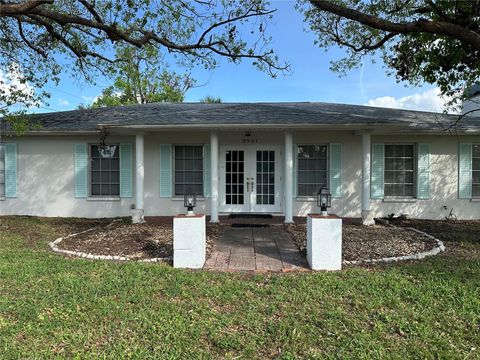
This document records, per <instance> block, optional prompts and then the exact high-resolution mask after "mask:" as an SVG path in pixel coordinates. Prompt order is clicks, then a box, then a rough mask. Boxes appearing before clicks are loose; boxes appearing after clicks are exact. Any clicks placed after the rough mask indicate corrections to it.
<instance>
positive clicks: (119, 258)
mask: <svg viewBox="0 0 480 360" xmlns="http://www.w3.org/2000/svg"><path fill="white" fill-rule="evenodd" d="M118 221H121V220H113V221H112V222H111V223H110V224H108V225H107V226H105V227H109V226H111V225H113V224H114V223H116V222H118ZM98 228H99V226H96V227H93V228H90V229H87V230H84V231H81V232H78V233H74V234H70V235H67V236H65V237H59V238H58V239H56V240H55V241H52V242H49V243H48V246H50V249H51V250H52V251H53V252H56V253H59V254H63V255H68V256H75V257H80V258H84V259H90V260H111V261H137V262H145V263H154V262H165V261H171V260H172V259H173V257H172V256H167V257H161V258H151V259H135V258H131V257H128V256H119V255H95V254H91V253H84V252H81V251H72V250H64V249H60V248H59V247H58V246H57V245H58V244H60V243H61V242H62V241H63V240H64V239H68V238H71V237H75V236H78V235H80V234H84V233H86V232H89V231H93V230H95V229H98Z"/></svg>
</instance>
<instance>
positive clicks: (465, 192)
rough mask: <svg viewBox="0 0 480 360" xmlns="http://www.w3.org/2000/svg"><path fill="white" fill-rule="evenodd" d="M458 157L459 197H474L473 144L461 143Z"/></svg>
mask: <svg viewBox="0 0 480 360" xmlns="http://www.w3.org/2000/svg"><path fill="white" fill-rule="evenodd" d="M459 153H460V154H459V157H458V197H459V198H460V199H470V198H471V197H472V144H460V147H459Z"/></svg>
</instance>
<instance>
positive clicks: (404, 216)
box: [398, 214, 408, 221]
mask: <svg viewBox="0 0 480 360" xmlns="http://www.w3.org/2000/svg"><path fill="white" fill-rule="evenodd" d="M407 219H408V214H400V215H398V220H402V221H405V220H407Z"/></svg>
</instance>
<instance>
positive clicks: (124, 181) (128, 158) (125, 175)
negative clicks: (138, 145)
mask: <svg viewBox="0 0 480 360" xmlns="http://www.w3.org/2000/svg"><path fill="white" fill-rule="evenodd" d="M120 197H122V198H129V197H132V144H120Z"/></svg>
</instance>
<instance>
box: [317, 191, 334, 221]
mask: <svg viewBox="0 0 480 360" xmlns="http://www.w3.org/2000/svg"><path fill="white" fill-rule="evenodd" d="M317 206H318V207H319V208H320V215H322V216H326V215H328V212H327V208H329V207H331V206H332V195H331V194H330V191H329V190H328V189H327V188H321V189H320V191H319V192H318V194H317Z"/></svg>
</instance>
